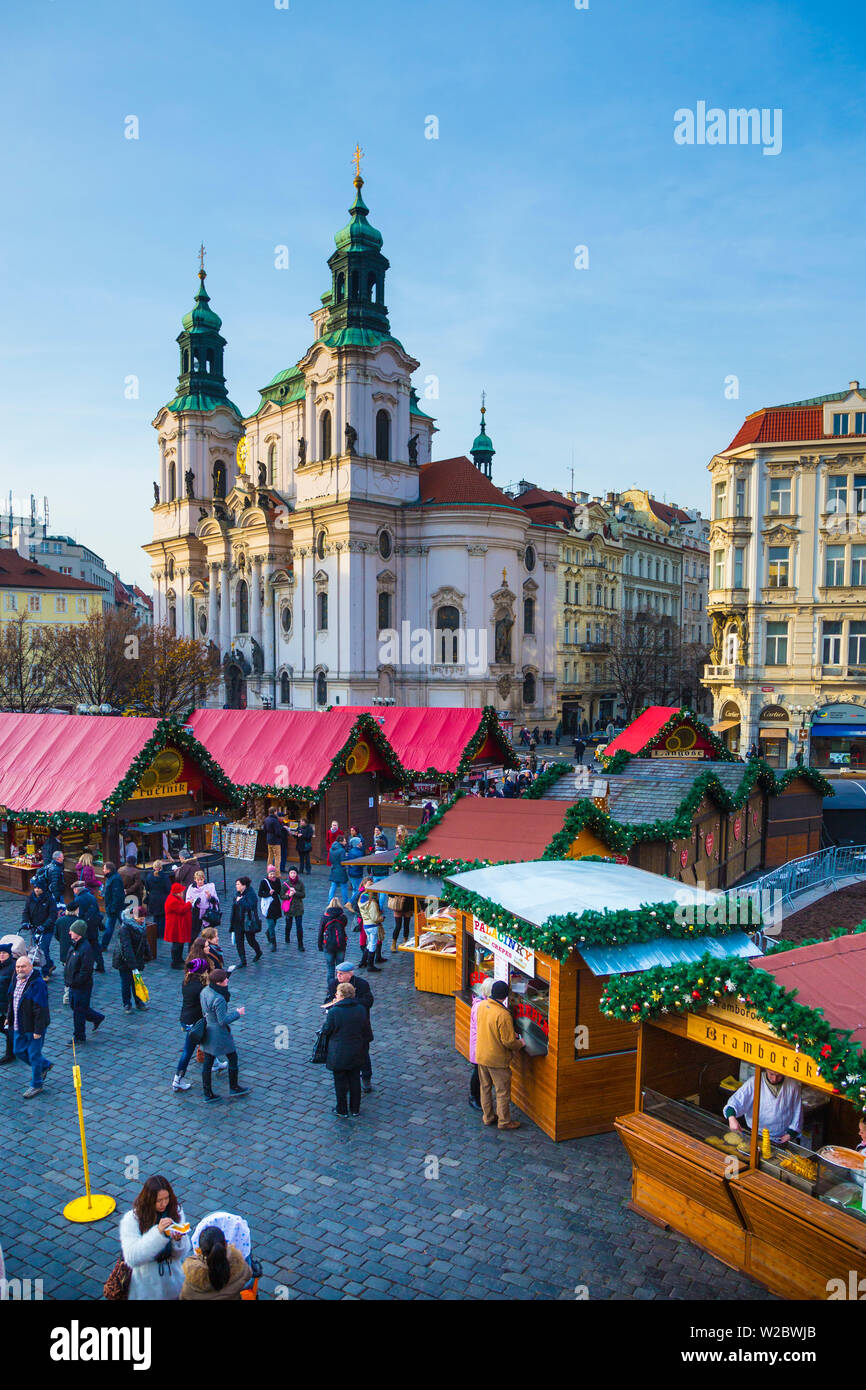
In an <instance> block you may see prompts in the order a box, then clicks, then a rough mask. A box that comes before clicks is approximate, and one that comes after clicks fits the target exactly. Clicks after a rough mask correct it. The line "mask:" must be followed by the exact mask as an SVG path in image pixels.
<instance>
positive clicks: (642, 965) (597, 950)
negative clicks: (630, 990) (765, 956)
mask: <svg viewBox="0 0 866 1390" xmlns="http://www.w3.org/2000/svg"><path fill="white" fill-rule="evenodd" d="M579 951H580V955H581V956H582V957H583V959H584V960H585V961H586V964H587V965H588V966H589V968H590V970H591V971H592V973H593V975H630V974H632V973H633V972H634V971H636V970H649V969H650V968H651V967H652V966H654V965H681V964H686V963H688V962H689V961H696V960H700V958H701V956H705V955H711V956H716V957H718V958H719V959H724V957H725V956H742V957H744V958H748V957H751V956H759V955H760V954H761V951H760V947H758V946H756V945H755V943H754V941H753V940H752V939H751V937H750V936H747V935H746V933H745V932H730V933H728V935H727V936H697V937H689V939H688V941H680V940H674V941H672V940H671V939H670V938H664V939H663V940H659V941H643V942H640V943H638V944H637V945H635V946H581V947H579Z"/></svg>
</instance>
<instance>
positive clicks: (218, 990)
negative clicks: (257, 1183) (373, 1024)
mask: <svg viewBox="0 0 866 1390" xmlns="http://www.w3.org/2000/svg"><path fill="white" fill-rule="evenodd" d="M230 998H231V995H230V994H229V989H228V975H227V974H226V972H225V971H224V970H212V971H211V972H210V975H209V978H208V983H207V985H206V986H205V988H204V989H203V990H202V992H201V1011H202V1014H203V1016H204V1019H205V1022H206V1023H207V1028H206V1030H205V1035H204V1042H203V1043H202V1045H201V1046H202V1051H203V1053H204V1066H203V1067H202V1070H201V1080H202V1086H203V1088H204V1098H205V1100H218V1099H219V1097H218V1096H215V1095H214V1093H213V1089H212V1086H211V1074H212V1072H213V1065H214V1062H215V1061H216V1059H217V1057H222V1056H225V1057H226V1058H227V1060H228V1065H229V1094H230V1095H232V1096H245V1095H247V1094H248V1090H249V1088H248V1087H247V1086H242V1085H241V1084H240V1082H239V1081H238V1053H237V1048H236V1047H235V1040H234V1038H233V1037H232V1030H231V1025H232V1024H233V1023H234V1022H236V1020H237V1019H239V1018H243V1016H244V1014H245V1013H246V1010H245V1009H244V1008H239V1009H232V1010H231V1011H229V1000H230ZM364 1012H365V1013H366V1012H367V1011H366V1009H365V1010H364Z"/></svg>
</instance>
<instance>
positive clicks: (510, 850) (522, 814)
mask: <svg viewBox="0 0 866 1390" xmlns="http://www.w3.org/2000/svg"><path fill="white" fill-rule="evenodd" d="M570 805H571V802H569V801H544V800H541V799H540V800H538V801H524V800H523V799H522V798H521V797H515V799H514V800H513V801H511V800H505V799H500V798H499V797H496V798H494V797H480V796H462V797H461V798H460V800H459V801H455V803H454V805H453V806H452V807H451V809H450V810H449V811H446V813H445V815H444V816H443V817H442V819H441V821H440V822H439V824H438V825H434V827H433V829H432V830H431V831H430V834H429V835H428V836H427V838H426V840H423V841H422V843H421V844H420V845H419V846H418V848H417V850H415V851H414V854H410V856H409V857H410V859H411V858H413V857H414V858H420V857H423V856H424V855H428V854H430V855H436V856H438V857H439V858H441V859H466V858H472V859H492V860H496V861H498V862H500V863H508V864H519V863H521V864H522V863H525V862H526V861H527V860H529V859H540V858H541V855H542V854H543V853H544V851H545V850H546V849H547V846H548V845H549V844H550V842H551V840H552V839H553V837H554V835H556V834H558V832H559V831H560V830H561V829H562V826H563V822H564V820H565V814H566V811H568V809H569V807H570Z"/></svg>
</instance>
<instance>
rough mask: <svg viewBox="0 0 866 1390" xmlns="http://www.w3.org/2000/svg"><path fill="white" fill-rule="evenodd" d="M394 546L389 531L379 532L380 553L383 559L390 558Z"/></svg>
mask: <svg viewBox="0 0 866 1390" xmlns="http://www.w3.org/2000/svg"><path fill="white" fill-rule="evenodd" d="M393 548H394V546H393V543H392V541H391V536H390V533H389V532H388V531H380V532H379V554H380V555H381V557H382V559H383V560H390V558H391V551H392V550H393Z"/></svg>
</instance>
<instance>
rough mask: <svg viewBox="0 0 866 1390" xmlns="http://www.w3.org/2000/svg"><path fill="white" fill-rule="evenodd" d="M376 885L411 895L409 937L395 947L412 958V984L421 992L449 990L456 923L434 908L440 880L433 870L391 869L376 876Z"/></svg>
mask: <svg viewBox="0 0 866 1390" xmlns="http://www.w3.org/2000/svg"><path fill="white" fill-rule="evenodd" d="M376 889H377V891H378V892H380V893H389V894H393V895H395V896H399V897H406V898H411V899H412V905H413V906H412V925H413V929H412V938H411V940H410V941H407V942H401V944H400V945H399V946H398V948H397V949H398V950H399V951H404V952H406V953H408V954H410V955H412V956H413V958H414V970H415V988H416V989H418V990H421V991H423V992H424V993H425V994H449V995H451V994H453V993H454V962H455V956H456V923H455V921H454V919H453V918H452V917H450V916H445V915H444V914H442V913H440V912H439V911H438V906H439V899H440V898H441V897H442V893H443V890H444V882H443V880H442V879H441V878H439V877H437V876H436V875H435V874H421V873H415V872H413V871H411V870H407V869H394V870H393V871H392V872H391V873H388V874H386V875H385V877H384V878H381V879H378V880H377V882H376ZM428 913H429V916H428Z"/></svg>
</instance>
